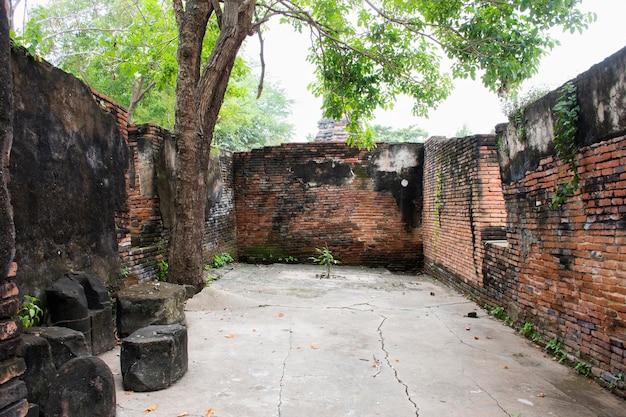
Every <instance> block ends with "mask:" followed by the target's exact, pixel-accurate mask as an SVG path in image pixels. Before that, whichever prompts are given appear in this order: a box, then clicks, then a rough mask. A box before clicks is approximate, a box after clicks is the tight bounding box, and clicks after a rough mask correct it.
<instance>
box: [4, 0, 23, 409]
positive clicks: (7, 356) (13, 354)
mask: <svg viewBox="0 0 626 417" xmlns="http://www.w3.org/2000/svg"><path fill="white" fill-rule="evenodd" d="M7 11H8V3H7V1H6V0H0V80H2V82H1V83H0V147H1V148H0V151H1V152H0V417H23V416H25V415H26V413H27V412H28V402H27V401H26V386H25V384H24V382H23V381H21V380H20V375H22V374H23V373H24V371H25V370H26V364H25V363H24V360H23V359H22V358H19V357H18V356H17V351H18V347H19V344H20V342H21V339H20V337H19V336H20V333H21V331H22V327H21V325H20V323H19V322H18V321H17V317H16V314H17V311H18V308H19V291H18V288H17V285H16V284H15V282H14V280H13V279H14V277H15V273H16V271H17V265H16V264H15V263H14V262H13V258H14V256H15V228H14V226H13V211H12V208H11V202H10V198H9V192H8V189H7V185H6V181H7V171H8V166H9V154H10V152H11V144H12V142H13V82H12V80H13V75H12V72H11V49H10V42H9V20H8V16H7Z"/></svg>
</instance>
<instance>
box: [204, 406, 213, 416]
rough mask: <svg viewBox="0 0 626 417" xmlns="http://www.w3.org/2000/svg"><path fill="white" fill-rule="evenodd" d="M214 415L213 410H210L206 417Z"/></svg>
mask: <svg viewBox="0 0 626 417" xmlns="http://www.w3.org/2000/svg"><path fill="white" fill-rule="evenodd" d="M212 415H213V409H212V408H209V409H208V410H207V412H206V414H205V416H204V417H211V416H212Z"/></svg>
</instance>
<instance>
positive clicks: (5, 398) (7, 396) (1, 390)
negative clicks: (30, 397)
mask: <svg viewBox="0 0 626 417" xmlns="http://www.w3.org/2000/svg"><path fill="white" fill-rule="evenodd" d="M24 398H26V384H25V383H24V381H20V380H19V379H14V380H12V381H10V382H8V383H6V384H2V385H0V410H2V409H3V408H5V407H7V406H9V405H11V404H13V403H17V402H19V401H21V400H23V399H24Z"/></svg>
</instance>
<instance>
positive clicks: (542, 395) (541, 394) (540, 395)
mask: <svg viewBox="0 0 626 417" xmlns="http://www.w3.org/2000/svg"><path fill="white" fill-rule="evenodd" d="M545 396H546V394H544V393H543V392H540V393H539V395H537V397H541V398H543V397H545Z"/></svg>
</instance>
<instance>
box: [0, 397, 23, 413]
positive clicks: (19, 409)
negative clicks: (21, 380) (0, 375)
mask: <svg viewBox="0 0 626 417" xmlns="http://www.w3.org/2000/svg"><path fill="white" fill-rule="evenodd" d="M27 413H28V401H26V400H21V401H18V402H16V403H14V404H11V405H10V406H8V407H6V408H2V409H0V416H2V417H25V416H26V414H27Z"/></svg>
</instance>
